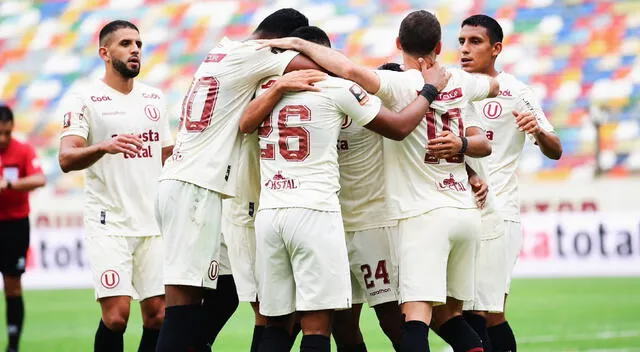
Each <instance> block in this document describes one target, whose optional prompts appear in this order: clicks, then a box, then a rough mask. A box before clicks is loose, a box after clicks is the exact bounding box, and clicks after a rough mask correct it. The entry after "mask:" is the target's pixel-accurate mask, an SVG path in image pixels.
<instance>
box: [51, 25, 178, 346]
mask: <svg viewBox="0 0 640 352" xmlns="http://www.w3.org/2000/svg"><path fill="white" fill-rule="evenodd" d="M99 40H100V48H99V51H98V52H99V54H100V58H101V59H102V60H103V61H104V64H105V74H104V77H103V78H102V79H100V80H96V81H93V82H91V83H90V84H88V85H86V86H83V87H82V88H81V89H76V90H74V91H73V92H71V94H70V96H68V97H67V98H66V99H65V100H64V101H63V102H62V103H61V105H60V107H59V114H60V117H62V119H63V130H62V134H61V138H60V155H59V163H60V167H61V168H62V171H64V172H69V171H72V170H83V169H86V173H85V175H86V184H85V192H86V201H85V239H84V241H85V245H86V248H87V254H88V256H89V259H90V262H91V271H92V273H93V280H94V287H95V291H96V298H97V300H98V302H99V303H100V307H101V309H102V319H101V320H100V324H99V326H98V330H97V332H96V335H95V342H94V351H122V350H123V334H124V332H125V329H126V328H127V322H128V320H129V312H130V305H131V299H139V300H140V308H141V310H142V321H143V322H142V323H143V334H142V339H141V340H140V346H139V349H138V350H139V351H155V347H156V341H157V339H158V334H159V329H160V326H161V325H162V321H163V317H164V297H163V294H164V289H163V286H162V237H161V236H160V231H159V229H158V226H157V224H156V222H155V219H154V217H153V199H152V198H151V197H152V196H153V194H155V192H156V188H157V186H156V185H157V183H156V180H157V178H158V177H159V176H160V172H161V169H162V164H163V162H164V160H165V159H166V158H167V157H168V156H169V155H170V154H171V150H172V148H173V140H172V136H171V133H170V131H169V121H168V117H167V114H166V106H165V105H166V102H165V98H164V95H163V94H162V92H161V91H160V90H158V89H156V88H153V87H150V86H148V85H145V84H142V83H140V82H139V81H136V80H135V77H136V76H137V75H138V73H139V72H140V65H141V50H142V41H141V40H140V33H139V31H138V28H137V27H136V26H135V25H134V24H133V23H131V22H127V21H121V20H117V21H113V22H110V23H108V24H107V25H105V26H104V27H103V28H102V29H101V30H100V35H99Z"/></svg>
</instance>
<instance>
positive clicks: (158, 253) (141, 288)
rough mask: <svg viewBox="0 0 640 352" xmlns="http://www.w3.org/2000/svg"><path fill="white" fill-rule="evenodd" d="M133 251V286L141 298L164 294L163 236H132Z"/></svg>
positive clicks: (130, 240)
mask: <svg viewBox="0 0 640 352" xmlns="http://www.w3.org/2000/svg"><path fill="white" fill-rule="evenodd" d="M129 242H130V245H131V246H135V249H134V252H133V287H134V288H135V289H136V291H137V292H138V297H139V298H140V299H141V300H144V299H147V298H149V297H154V296H160V295H164V285H163V283H162V258H163V253H164V248H163V246H164V245H163V243H162V236H149V237H138V238H130V239H129Z"/></svg>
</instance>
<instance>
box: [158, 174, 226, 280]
mask: <svg viewBox="0 0 640 352" xmlns="http://www.w3.org/2000/svg"><path fill="white" fill-rule="evenodd" d="M221 211H222V200H221V197H220V194H219V193H216V192H213V191H211V190H208V189H205V188H201V187H198V186H196V185H193V184H190V183H187V182H181V181H176V180H164V181H161V182H160V184H159V185H158V196H157V199H156V217H157V218H158V223H159V225H160V231H161V232H162V236H163V244H164V246H163V248H164V265H163V276H164V280H163V281H164V284H165V285H184V286H194V287H206V288H215V287H216V281H217V278H218V270H219V256H220V242H221V239H220V223H221Z"/></svg>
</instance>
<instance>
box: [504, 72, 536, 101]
mask: <svg viewBox="0 0 640 352" xmlns="http://www.w3.org/2000/svg"><path fill="white" fill-rule="evenodd" d="M496 79H497V80H498V83H500V93H501V95H504V94H506V92H508V93H509V94H512V95H513V94H518V93H520V92H521V91H523V90H528V89H530V88H529V86H528V85H527V84H526V83H524V82H522V81H521V80H519V79H518V78H517V77H516V76H514V75H512V74H510V73H507V72H504V71H502V72H500V73H499V74H498V76H496ZM503 92H504V94H503Z"/></svg>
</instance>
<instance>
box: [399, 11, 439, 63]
mask: <svg viewBox="0 0 640 352" xmlns="http://www.w3.org/2000/svg"><path fill="white" fill-rule="evenodd" d="M398 37H399V38H400V44H401V45H402V50H403V51H404V52H406V53H407V54H409V55H412V56H425V55H428V54H431V52H432V51H433V49H435V48H436V45H437V44H438V42H440V39H441V37H442V30H441V28H440V22H439V21H438V19H437V18H436V16H435V15H434V14H432V13H430V12H427V11H425V10H419V11H413V12H411V13H410V14H408V15H407V17H405V18H404V19H403V20H402V23H401V24H400V32H399V34H398Z"/></svg>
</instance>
